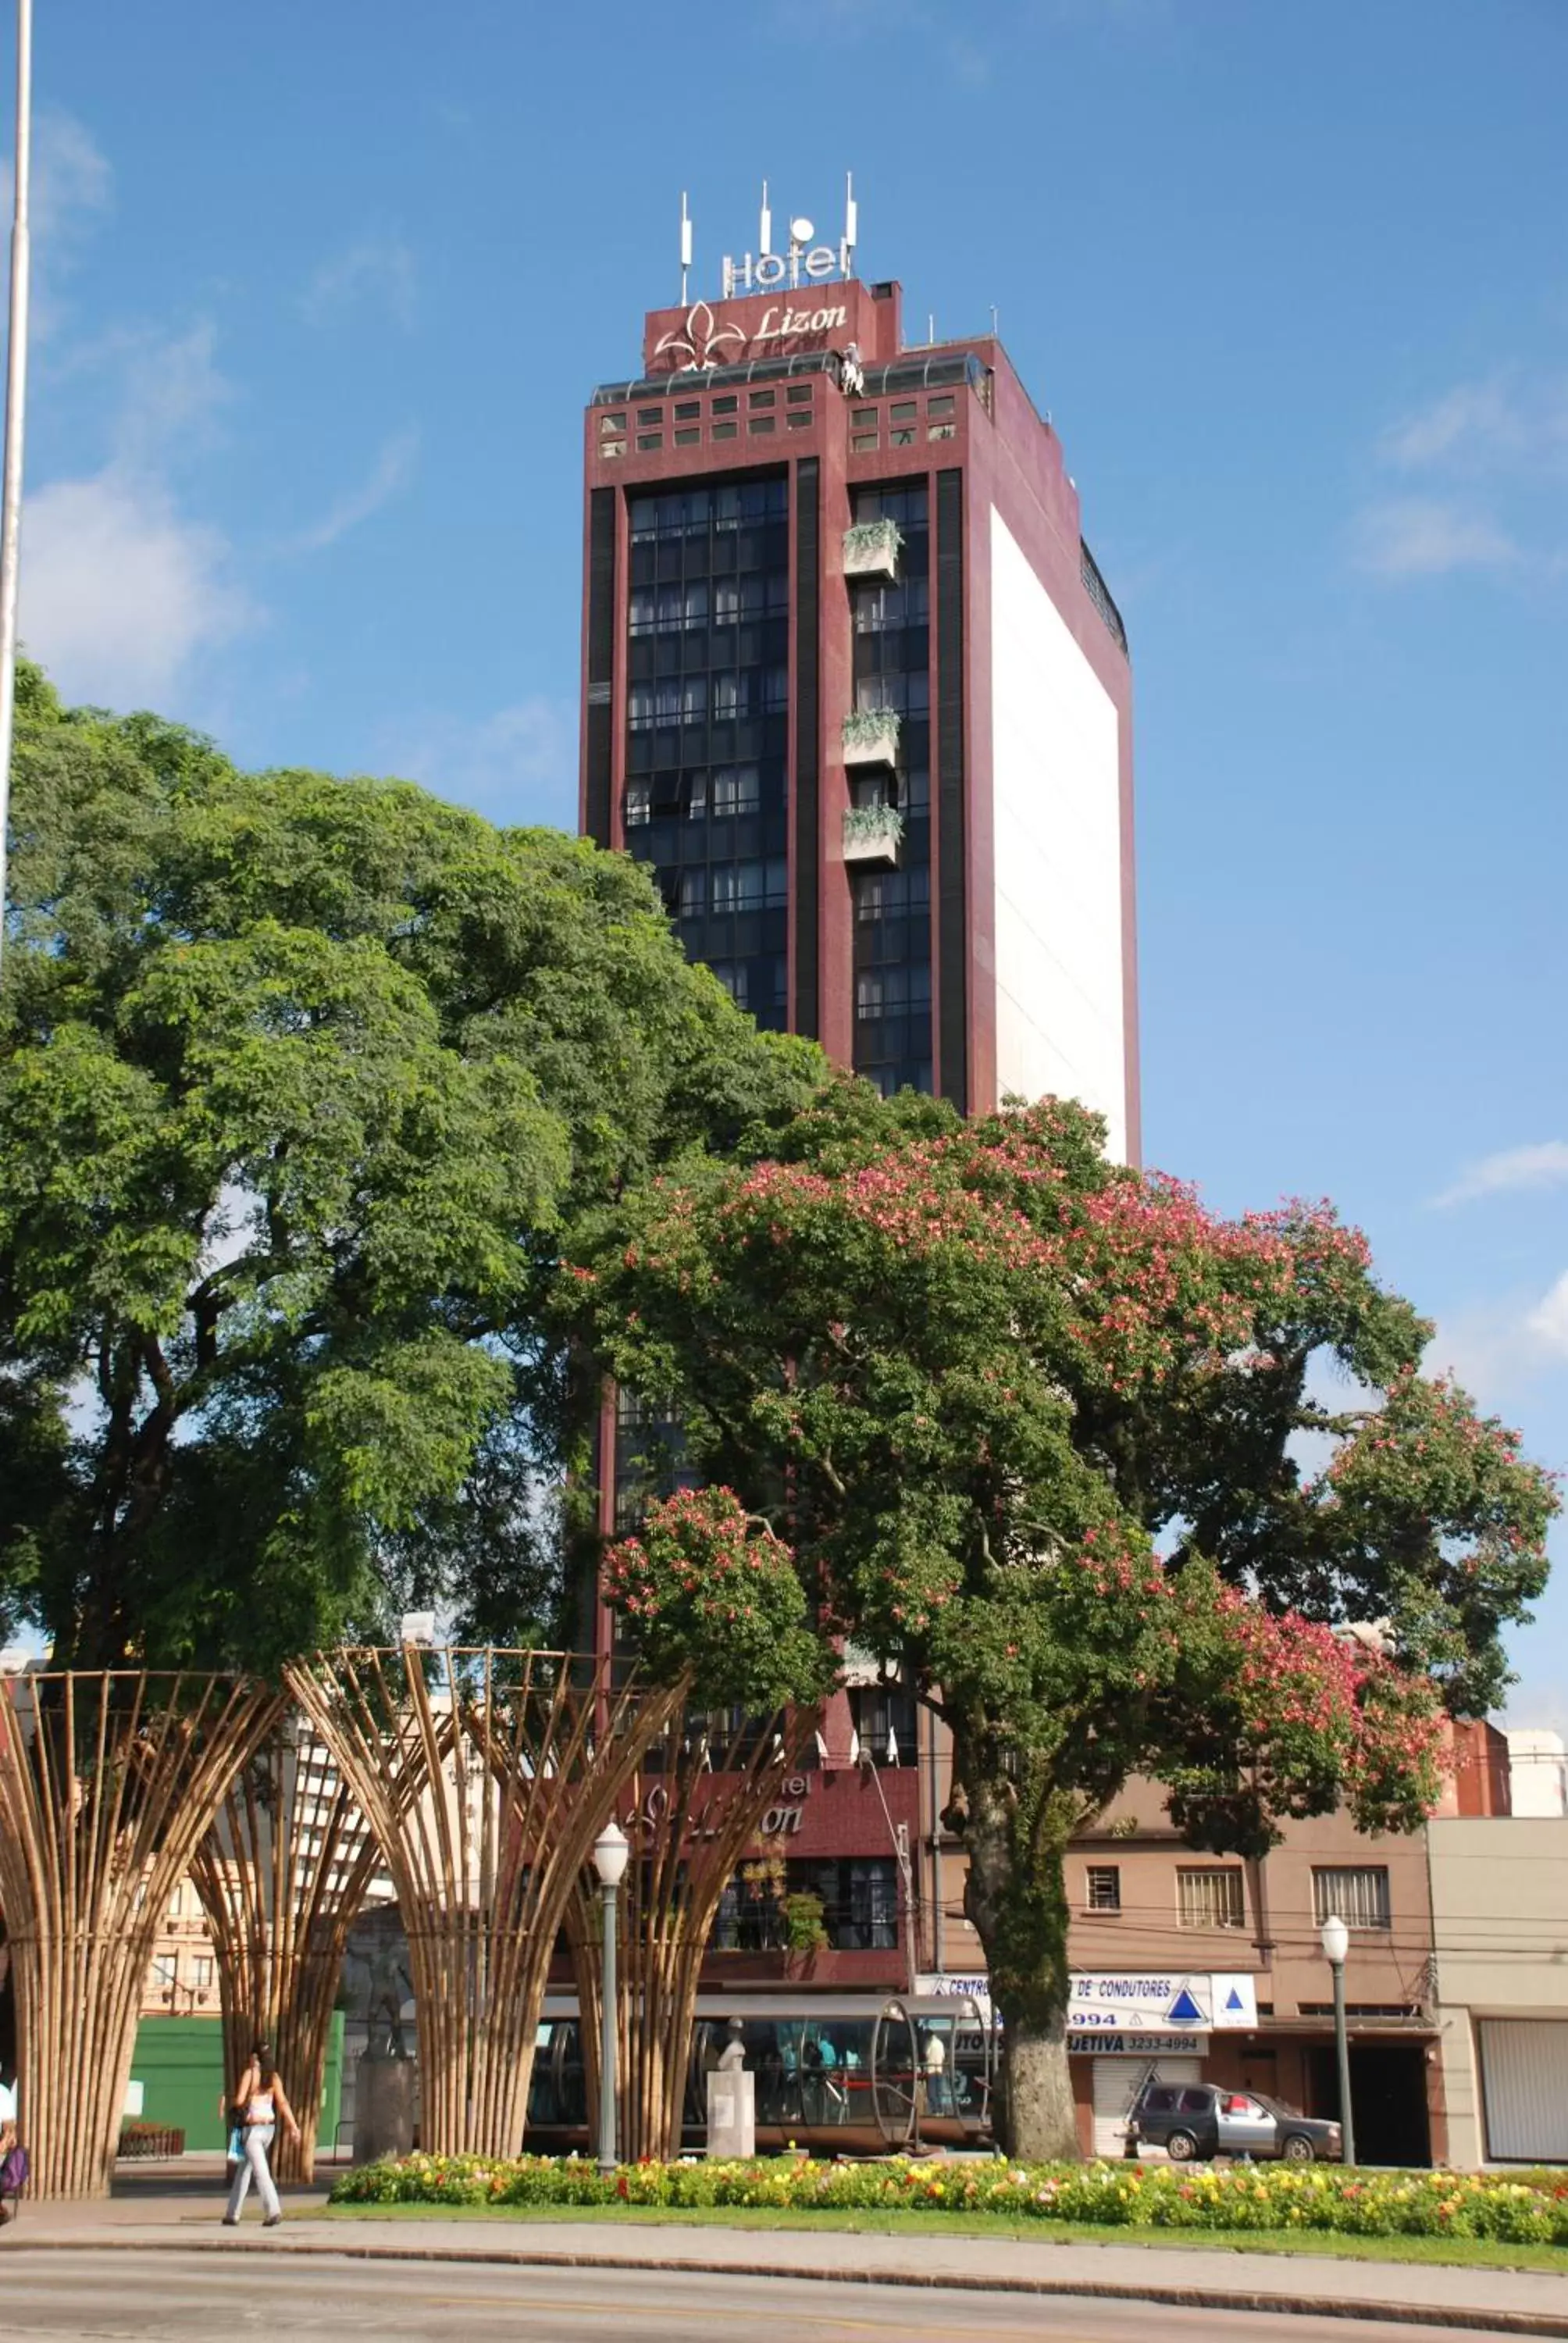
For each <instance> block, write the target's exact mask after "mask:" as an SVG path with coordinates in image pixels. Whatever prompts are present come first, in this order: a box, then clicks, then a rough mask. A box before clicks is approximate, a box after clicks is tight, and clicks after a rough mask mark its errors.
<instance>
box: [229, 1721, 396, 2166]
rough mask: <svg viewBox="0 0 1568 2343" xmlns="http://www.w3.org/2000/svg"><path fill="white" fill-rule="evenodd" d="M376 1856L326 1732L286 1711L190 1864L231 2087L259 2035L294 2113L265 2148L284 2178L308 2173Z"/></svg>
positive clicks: (235, 1783) (241, 1773)
mask: <svg viewBox="0 0 1568 2343" xmlns="http://www.w3.org/2000/svg"><path fill="white" fill-rule="evenodd" d="M379 1860H380V1857H379V1853H378V1850H377V1845H376V1842H375V1840H374V1839H373V1838H372V1837H371V1835H370V1828H369V1825H368V1824H367V1822H366V1820H365V1817H364V1815H363V1814H362V1813H361V1812H360V1809H359V1807H358V1805H357V1803H356V1801H355V1799H354V1796H353V1794H352V1792H351V1791H350V1790H349V1788H348V1785H347V1783H346V1782H345V1781H344V1779H343V1777H342V1775H340V1774H339V1773H338V1771H337V1765H336V1764H335V1762H334V1761H333V1759H332V1756H331V1755H330V1753H329V1751H328V1750H327V1746H326V1745H325V1743H324V1742H323V1741H322V1740H321V1738H320V1736H319V1735H317V1733H316V1731H315V1730H314V1728H313V1727H312V1726H311V1725H309V1724H308V1723H307V1722H306V1721H305V1720H304V1719H303V1718H301V1717H299V1716H297V1715H293V1716H289V1717H286V1718H285V1719H284V1720H283V1721H282V1722H281V1723H280V1725H278V1727H277V1729H276V1731H275V1732H274V1733H272V1734H271V1735H268V1737H267V1739H266V1741H265V1742H264V1743H263V1744H262V1745H261V1746H260V1747H259V1748H258V1749H257V1750H256V1755H254V1756H253V1757H252V1758H251V1759H250V1761H249V1763H248V1764H246V1765H242V1766H241V1767H240V1769H239V1771H238V1772H237V1773H236V1775H235V1777H234V1779H233V1781H232V1782H231V1783H230V1784H229V1786H228V1789H227V1792H226V1795H225V1796H224V1799H223V1801H222V1804H221V1805H220V1806H219V1808H218V1811H217V1813H216V1815H215V1816H214V1818H213V1822H212V1825H211V1827H210V1828H209V1829H208V1830H207V1831H206V1835H204V1837H203V1839H202V1841H201V1844H200V1845H198V1847H197V1848H196V1855H195V1858H194V1860H193V1862H192V1864H191V1877H192V1879H193V1881H194V1882H195V1885H196V1893H197V1895H198V1896H200V1898H201V1901H202V1905H203V1907H204V1909H205V1910H206V1916H207V1919H208V1922H209V1923H210V1926H211V1928H212V1936H213V1944H214V1947H215V1950H216V1956H217V1964H218V1985H219V1990H220V1994H221V1997H222V2003H223V2039H224V2073H225V2077H226V2087H229V2088H232V2087H233V2084H234V2079H235V2077H236V2076H237V2075H239V2074H241V2073H242V2072H243V2071H244V2068H245V2065H246V2059H247V2058H248V2056H249V2055H250V2048H251V2045H252V2044H253V2043H254V2042H255V2041H256V2037H257V2036H258V2035H259V2036H265V2037H266V2040H267V2041H269V2042H270V2043H271V2044H272V2047H273V2053H274V2056H275V2057H276V2061H277V2067H278V2072H279V2073H280V2074H281V2075H282V2077H283V2079H284V2084H285V2087H286V2089H287V2091H288V2094H289V2097H290V2099H291V2100H292V2102H293V2105H294V2107H295V2111H296V2113H297V2116H298V2117H299V2138H298V2139H297V2140H294V2139H289V2138H280V2139H279V2140H278V2141H277V2143H276V2146H275V2148H274V2151H273V2157H272V2163H273V2170H274V2172H275V2173H276V2177H278V2178H279V2179H280V2180H298V2181H304V2182H309V2181H310V2180H312V2179H314V2177H315V2174H316V2147H317V2126H318V2124H319V2121H320V2116H321V2088H322V2081H323V2077H324V2076H325V2074H326V2070H327V2037H328V2036H329V2033H330V2031H331V2026H332V2009H333V2003H334V2000H335V1998H336V1996H337V1982H338V1978H339V1976H340V1975H341V1973H342V1968H343V1954H344V1948H345V1946H346V1945H347V1940H348V1933H349V1930H350V1929H351V1928H352V1926H353V1925H354V1922H355V1920H356V1918H357V1916H358V1912H359V1908H360V1906H361V1905H362V1904H363V1903H364V1901H365V1895H366V1890H367V1888H368V1886H369V1885H370V1882H371V1880H372V1878H373V1877H374V1876H375V1873H376V1870H377V1865H378V1863H379Z"/></svg>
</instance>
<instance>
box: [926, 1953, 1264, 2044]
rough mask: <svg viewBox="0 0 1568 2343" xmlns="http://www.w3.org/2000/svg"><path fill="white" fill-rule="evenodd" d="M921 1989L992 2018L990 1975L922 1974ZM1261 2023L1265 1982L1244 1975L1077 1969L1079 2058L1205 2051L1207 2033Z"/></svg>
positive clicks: (1073, 2008)
mask: <svg viewBox="0 0 1568 2343" xmlns="http://www.w3.org/2000/svg"><path fill="white" fill-rule="evenodd" d="M915 1991H916V1992H917V1993H920V1994H930V1995H947V1996H953V1997H960V1996H967V1997H968V1998H969V1999H970V2000H972V2001H974V2002H975V2003H977V2004H978V2006H980V2009H981V2010H982V2011H984V2012H985V2013H986V2014H987V2015H988V2016H989V2014H990V1978H989V1977H988V1976H986V1975H985V1973H984V1972H983V1970H982V1971H980V1972H978V1973H977V1974H975V1975H973V1976H949V1975H945V1974H944V1975H941V1976H937V1975H935V1974H933V1975H930V1976H918V1977H917V1978H916V1979H915ZM1257 2023H1258V1997H1257V1979H1256V1978H1255V1977H1252V1976H1247V1975H1246V1974H1245V1973H1244V1972H1237V1973H1235V1974H1230V1975H1225V1976H1211V1975H1206V1974H1194V1973H1192V1972H1189V1971H1176V1970H1165V1971H1163V1972H1157V1973H1148V1974H1144V1973H1134V1974H1129V1975H1125V1976H1112V1975H1111V1974H1109V1973H1107V1972H1104V1971H1081V1972H1080V1971H1075V1972H1074V1974H1073V1977H1072V1986H1071V1999H1070V2003H1069V2005H1068V2012H1067V2025H1068V2032H1069V2035H1070V2037H1071V2046H1072V2048H1073V2050H1074V2051H1075V2052H1076V2051H1081V2050H1095V2049H1104V2050H1129V2051H1149V2050H1151V2049H1162V2050H1166V2051H1171V2052H1174V2051H1175V2050H1177V2049H1178V2048H1180V2049H1181V2050H1182V2051H1186V2050H1188V2049H1192V2048H1196V2047H1197V2046H1198V2037H1199V2036H1200V2035H1201V2034H1208V2033H1210V2032H1223V2031H1224V2030H1226V2029H1227V2028H1230V2029H1232V2030H1245V2031H1250V2030H1251V2028H1253V2027H1255V2026H1256V2025H1257Z"/></svg>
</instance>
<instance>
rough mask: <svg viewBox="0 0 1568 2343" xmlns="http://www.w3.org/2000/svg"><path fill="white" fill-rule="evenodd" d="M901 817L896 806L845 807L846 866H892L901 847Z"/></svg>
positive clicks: (902, 837) (902, 820) (902, 821)
mask: <svg viewBox="0 0 1568 2343" xmlns="http://www.w3.org/2000/svg"><path fill="white" fill-rule="evenodd" d="M903 839H904V817H903V815H902V814H901V813H900V811H899V809H898V808H897V806H890V805H867V806H849V807H847V808H846V809H845V813H844V860H845V861H846V862H883V863H896V862H897V861H898V859H899V849H900V846H901V845H902V844H903Z"/></svg>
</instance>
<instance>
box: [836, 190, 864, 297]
mask: <svg viewBox="0 0 1568 2343" xmlns="http://www.w3.org/2000/svg"><path fill="white" fill-rule="evenodd" d="M859 225H860V211H859V205H858V204H857V203H856V201H855V174H854V173H853V171H846V172H845V174H844V241H843V243H842V244H841V245H840V246H839V268H840V269H841V270H842V271H843V273H844V275H845V276H846V277H848V275H849V270H850V266H851V265H852V263H853V261H854V257H855V242H856V238H857V236H858V235H859Z"/></svg>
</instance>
